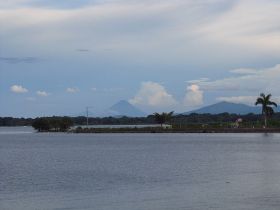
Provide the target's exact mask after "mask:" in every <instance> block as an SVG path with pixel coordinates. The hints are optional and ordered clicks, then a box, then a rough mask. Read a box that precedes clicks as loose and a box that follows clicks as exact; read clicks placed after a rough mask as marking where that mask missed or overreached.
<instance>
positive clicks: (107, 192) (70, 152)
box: [0, 128, 280, 210]
mask: <svg viewBox="0 0 280 210" xmlns="http://www.w3.org/2000/svg"><path fill="white" fill-rule="evenodd" d="M0 209H1V210H2V209H4V210H5V209H11V210H17V209H19V210H33V209H44V210H49V209H64V210H66V209H67V210H70V209H73V210H74V209H75V210H76V209H96V210H206V209H214V210H216V209H221V210H237V209H238V210H239V209H244V210H263V209H265V210H272V209H273V210H274V209H275V210H279V209H280V135H279V134H273V135H265V134H61V133H44V134H38V133H33V131H32V129H30V128H16V129H14V128H9V129H6V128H0Z"/></svg>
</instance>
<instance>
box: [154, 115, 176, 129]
mask: <svg viewBox="0 0 280 210" xmlns="http://www.w3.org/2000/svg"><path fill="white" fill-rule="evenodd" d="M172 115H173V112H169V113H166V112H162V113H161V114H159V113H157V112H155V113H154V118H155V121H156V122H157V123H159V124H160V126H161V127H162V124H164V123H165V122H167V121H169V120H171V118H172Z"/></svg>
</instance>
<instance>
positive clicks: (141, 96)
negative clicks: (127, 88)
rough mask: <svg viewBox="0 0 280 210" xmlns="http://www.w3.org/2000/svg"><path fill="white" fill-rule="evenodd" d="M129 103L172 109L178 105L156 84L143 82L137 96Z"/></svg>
mask: <svg viewBox="0 0 280 210" xmlns="http://www.w3.org/2000/svg"><path fill="white" fill-rule="evenodd" d="M129 102H130V103H131V104H134V105H144V106H151V107H170V106H173V105H176V104H177V102H176V100H175V99H174V98H173V96H172V95H171V94H169V93H168V92H167V91H166V90H165V88H164V87H163V86H162V85H160V84H158V83H156V82H143V83H142V85H141V87H140V90H139V91H138V93H137V94H136V96H135V97H134V98H132V99H130V100H129Z"/></svg>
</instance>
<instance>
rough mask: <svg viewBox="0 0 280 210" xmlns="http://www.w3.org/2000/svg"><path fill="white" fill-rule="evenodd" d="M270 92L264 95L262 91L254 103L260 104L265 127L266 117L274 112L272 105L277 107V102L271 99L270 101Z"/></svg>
mask: <svg viewBox="0 0 280 210" xmlns="http://www.w3.org/2000/svg"><path fill="white" fill-rule="evenodd" d="M270 99H271V94H268V95H265V94H264V93H261V94H260V97H258V98H257V100H256V103H255V105H256V106H257V105H262V115H263V116H264V126H265V127H267V119H268V117H269V116H271V115H272V114H273V113H274V110H273V107H272V106H274V107H277V104H276V103H275V102H273V101H270Z"/></svg>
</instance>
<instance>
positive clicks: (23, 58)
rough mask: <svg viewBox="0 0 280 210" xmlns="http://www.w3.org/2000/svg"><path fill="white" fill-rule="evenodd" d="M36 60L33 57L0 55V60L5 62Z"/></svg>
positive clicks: (36, 59) (32, 61) (31, 61)
mask: <svg viewBox="0 0 280 210" xmlns="http://www.w3.org/2000/svg"><path fill="white" fill-rule="evenodd" d="M36 61H38V58H35V57H0V62H6V63H11V64H17V63H34V62H36Z"/></svg>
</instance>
